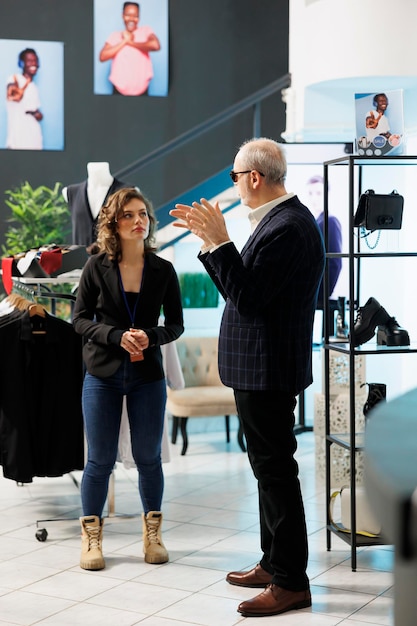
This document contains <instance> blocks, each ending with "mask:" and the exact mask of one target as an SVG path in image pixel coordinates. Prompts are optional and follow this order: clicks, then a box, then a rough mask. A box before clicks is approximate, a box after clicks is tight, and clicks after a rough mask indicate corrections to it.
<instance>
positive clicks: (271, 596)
mask: <svg viewBox="0 0 417 626" xmlns="http://www.w3.org/2000/svg"><path fill="white" fill-rule="evenodd" d="M308 606H311V594H310V590H309V589H306V590H305V591H290V590H289V589H283V588H282V587H278V585H268V587H267V588H266V589H265V591H263V592H262V593H260V594H259V596H256V597H255V598H252V599H251V600H246V602H241V603H240V604H239V606H238V609H237V610H238V612H239V613H241V614H242V615H243V616H244V617H263V616H265V615H278V614H279V613H285V612H286V611H292V610H294V609H305V608H307V607H308Z"/></svg>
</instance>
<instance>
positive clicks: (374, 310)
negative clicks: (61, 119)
mask: <svg viewBox="0 0 417 626" xmlns="http://www.w3.org/2000/svg"><path fill="white" fill-rule="evenodd" d="M389 319H390V316H389V315H388V313H387V312H386V310H385V309H384V307H383V306H381V305H380V304H379V302H378V300H375V298H369V300H368V302H367V303H366V304H364V306H362V307H359V309H358V312H357V316H356V320H355V325H354V328H353V332H352V341H353V345H354V346H360V345H361V344H363V343H366V342H367V341H369V340H370V339H372V337H373V336H374V334H375V329H376V327H377V326H384V325H385V324H387V322H388V321H389Z"/></svg>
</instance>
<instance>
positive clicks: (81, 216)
mask: <svg viewBox="0 0 417 626" xmlns="http://www.w3.org/2000/svg"><path fill="white" fill-rule="evenodd" d="M87 174H88V177H87V180H86V181H84V182H82V183H77V184H75V185H68V187H64V188H63V190H62V195H63V196H64V198H65V200H66V201H67V202H68V205H69V209H70V212H71V220H72V243H73V244H75V245H80V246H90V245H91V244H92V243H93V242H94V241H95V227H96V223H97V218H98V214H99V213H100V209H101V207H102V206H103V204H104V203H105V202H106V200H107V198H108V197H109V196H110V195H111V194H112V193H114V192H115V191H117V190H118V189H121V188H123V187H133V185H129V184H128V183H124V182H122V181H120V180H117V179H116V178H114V177H113V175H112V174H111V172H110V166H109V164H108V163H106V162H97V163H95V162H90V163H87Z"/></svg>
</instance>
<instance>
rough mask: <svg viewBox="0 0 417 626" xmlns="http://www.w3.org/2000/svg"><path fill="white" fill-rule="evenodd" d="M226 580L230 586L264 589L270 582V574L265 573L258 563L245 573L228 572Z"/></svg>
mask: <svg viewBox="0 0 417 626" xmlns="http://www.w3.org/2000/svg"><path fill="white" fill-rule="evenodd" d="M226 580H227V582H228V583H230V584H231V585H237V586H238V587H254V588H257V587H266V586H267V585H269V584H270V583H271V582H272V574H269V573H268V572H266V571H265V570H264V569H263V567H261V565H260V564H259V563H258V565H256V566H255V567H254V568H253V569H251V570H249V571H247V572H230V573H229V574H227V576H226Z"/></svg>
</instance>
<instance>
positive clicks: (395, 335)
mask: <svg viewBox="0 0 417 626" xmlns="http://www.w3.org/2000/svg"><path fill="white" fill-rule="evenodd" d="M376 342H377V344H378V346H409V345H410V336H409V334H408V331H406V330H405V328H401V326H400V325H399V323H398V322H397V320H396V319H395V317H390V318H389V320H388V321H387V322H386V323H385V324H381V325H379V326H378V331H377V334H376Z"/></svg>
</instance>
